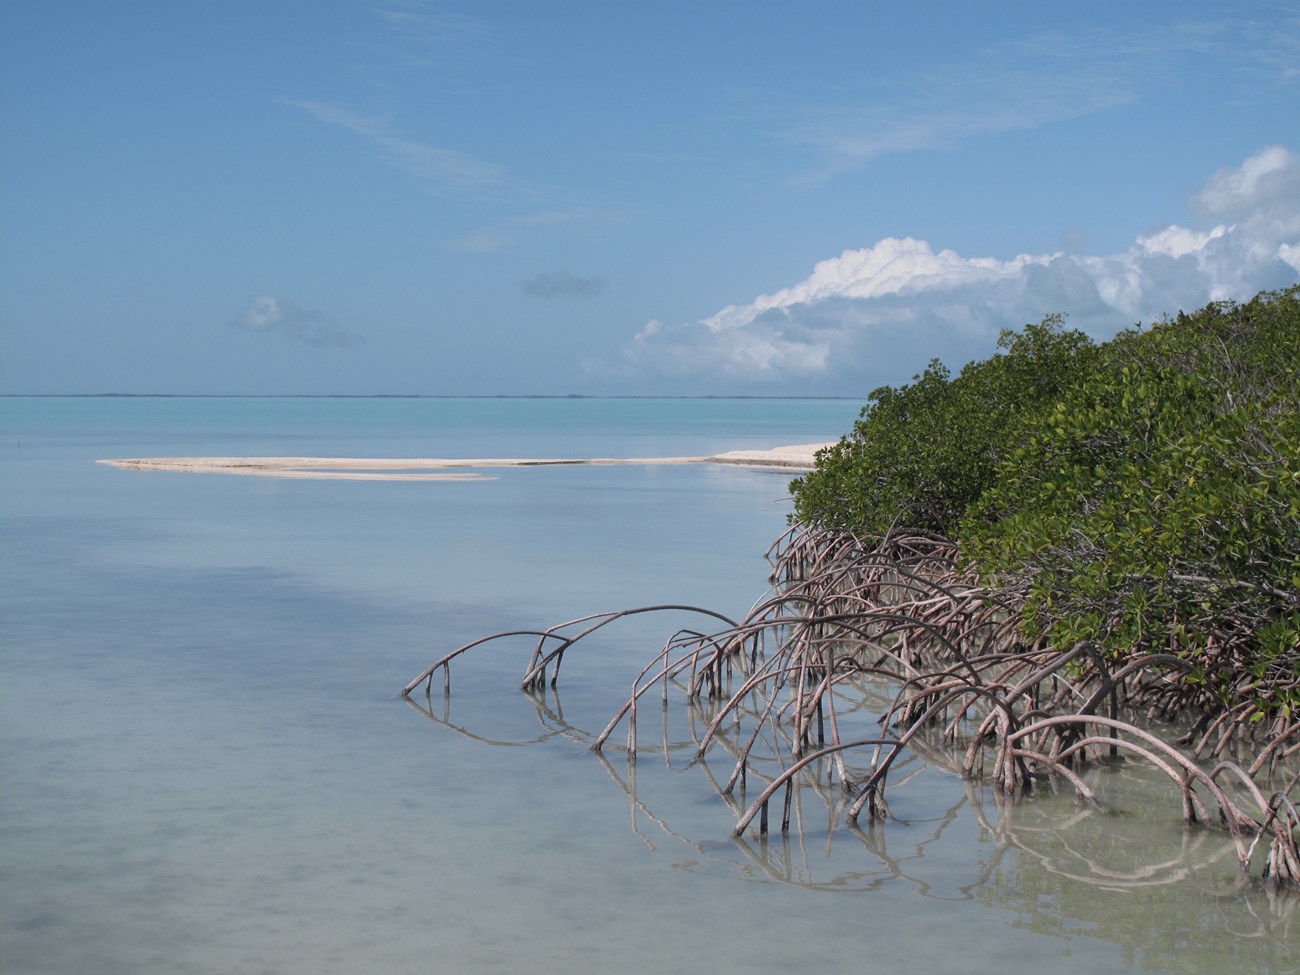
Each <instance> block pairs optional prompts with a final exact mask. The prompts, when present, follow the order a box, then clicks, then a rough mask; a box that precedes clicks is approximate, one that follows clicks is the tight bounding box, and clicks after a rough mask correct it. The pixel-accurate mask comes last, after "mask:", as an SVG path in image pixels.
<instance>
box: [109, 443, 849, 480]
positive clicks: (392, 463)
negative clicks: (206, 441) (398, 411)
mask: <svg viewBox="0 0 1300 975" xmlns="http://www.w3.org/2000/svg"><path fill="white" fill-rule="evenodd" d="M829 446H830V444H828V443H813V444H797V445H794V446H790V447H774V448H772V449H771V450H732V451H729V452H727V453H724V454H717V455H714V456H712V457H596V458H587V459H582V458H561V457H552V458H504V457H483V458H393V457H137V458H132V459H127V460H101V461H98V463H100V464H108V465H110V466H112V467H120V468H123V469H124V470H133V471H174V472H181V473H186V474H243V475H248V476H254V477H299V478H335V479H344V480H359V481H448V480H455V481H473V480H489V479H490V478H491V475H488V474H484V473H482V472H481V469H482V468H495V467H547V466H557V465H560V464H578V465H581V464H589V465H595V464H736V465H740V466H743V467H765V468H789V469H791V470H810V469H812V467H813V464H814V457H815V455H816V453H817V451H819V450H821V449H822V448H823V447H829Z"/></svg>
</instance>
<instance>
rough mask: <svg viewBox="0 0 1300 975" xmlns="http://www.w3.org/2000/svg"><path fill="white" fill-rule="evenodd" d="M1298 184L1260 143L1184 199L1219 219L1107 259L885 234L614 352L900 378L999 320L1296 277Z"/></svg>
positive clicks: (988, 331) (1116, 323) (809, 376)
mask: <svg viewBox="0 0 1300 975" xmlns="http://www.w3.org/2000/svg"><path fill="white" fill-rule="evenodd" d="M1298 187H1300V157H1298V156H1296V155H1295V154H1293V153H1291V152H1290V151H1288V150H1286V149H1284V148H1282V147H1280V146H1273V147H1269V148H1267V149H1263V150H1261V151H1260V152H1259V153H1257V154H1255V155H1253V156H1251V157H1250V158H1248V159H1246V160H1245V161H1244V162H1243V163H1242V164H1241V165H1240V166H1238V167H1233V168H1231V169H1226V170H1222V171H1220V172H1219V173H1216V174H1215V175H1214V176H1213V177H1212V178H1211V179H1210V180H1209V182H1207V184H1206V185H1205V187H1204V188H1203V189H1202V190H1201V191H1199V192H1198V193H1197V194H1195V195H1194V196H1193V198H1192V200H1191V201H1190V202H1191V206H1192V207H1193V209H1194V210H1196V211H1197V212H1200V213H1205V214H1212V215H1214V216H1216V217H1224V218H1227V217H1231V218H1232V222H1231V223H1228V222H1224V223H1219V224H1217V225H1215V226H1213V227H1211V228H1210V229H1207V230H1196V229H1191V228H1187V227H1181V226H1177V225H1174V226H1169V227H1166V228H1164V229H1162V230H1159V231H1156V232H1154V233H1149V234H1146V235H1143V236H1140V237H1138V238H1137V239H1136V240H1135V241H1134V243H1133V245H1132V246H1131V247H1129V248H1128V249H1127V250H1124V251H1122V252H1120V253H1118V254H1111V255H1105V256H1088V255H1082V254H1067V253H1064V252H1058V253H1055V254H1040V255H1033V254H1022V255H1019V256H1017V257H1013V258H1011V259H1010V260H1000V259H997V258H988V257H983V258H980V257H977V258H970V257H963V256H962V255H960V254H958V253H956V252H955V251H951V250H939V251H935V250H934V249H933V248H932V247H931V246H930V244H929V243H927V242H926V241H923V240H915V239H912V238H903V239H898V238H887V239H885V240H882V241H879V242H878V243H876V244H874V245H873V246H871V247H866V248H862V249H858V250H847V251H845V252H844V253H843V254H841V255H840V256H839V257H835V258H831V259H829V260H825V261H821V262H820V263H818V264H817V265H816V267H814V268H813V271H812V273H811V274H810V275H809V276H808V277H807V278H805V279H804V280H803V281H800V282H798V283H796V284H793V285H791V286H789V287H786V288H782V289H780V290H778V291H775V292H773V293H771V294H766V295H760V296H758V297H757V298H755V299H753V300H752V301H750V302H748V303H745V304H736V305H728V306H727V307H725V308H723V309H721V310H720V311H718V312H716V313H715V314H713V315H710V316H708V317H707V318H703V319H701V320H699V321H697V322H693V323H688V324H683V325H676V326H671V325H665V324H663V323H662V322H658V321H652V322H650V323H649V324H648V325H646V327H645V328H644V329H642V330H641V332H639V333H638V334H637V335H635V336H634V337H633V338H632V339H631V340H630V341H629V342H628V343H627V345H626V346H625V348H624V355H625V358H626V360H627V362H628V363H629V364H630V365H631V366H632V367H633V368H634V369H637V370H645V371H650V372H653V373H658V374H660V375H663V376H675V377H679V378H690V379H693V380H696V381H699V380H701V379H704V380H706V381H707V380H715V381H718V382H722V383H725V384H727V385H730V386H737V385H742V384H744V383H766V384H778V385H784V386H786V387H791V388H809V389H811V388H823V389H824V388H826V382H827V381H828V380H838V381H839V382H840V383H841V384H843V383H845V382H854V383H857V384H861V383H866V385H868V386H871V385H876V384H878V383H880V382H898V381H900V380H902V379H905V378H906V377H907V376H908V375H910V374H911V373H912V372H915V371H918V370H919V368H920V367H921V366H922V365H924V360H926V359H928V358H930V357H931V356H938V357H940V358H942V359H943V360H944V361H945V362H947V363H948V364H949V365H950V366H960V365H962V364H963V363H965V362H966V361H968V360H969V359H972V358H978V357H983V356H986V355H988V354H990V353H991V352H992V350H993V340H994V338H995V337H996V336H997V334H998V332H999V331H1000V330H1001V329H1002V328H1007V327H1016V326H1019V325H1021V324H1023V323H1025V322H1028V321H1038V320H1039V319H1041V318H1042V317H1043V316H1044V315H1047V314H1049V313H1052V312H1057V311H1059V312H1064V313H1066V314H1067V315H1068V317H1069V323H1070V324H1071V325H1073V326H1075V327H1078V328H1083V329H1084V330H1086V331H1089V332H1091V333H1093V334H1094V335H1096V336H1097V337H1099V338H1105V337H1109V336H1110V335H1111V334H1113V333H1114V332H1115V331H1117V330H1118V329H1119V328H1122V327H1124V326H1127V325H1131V324H1133V323H1134V322H1137V321H1151V320H1152V319H1154V318H1156V317H1158V316H1160V315H1161V314H1164V313H1167V312H1175V311H1178V310H1179V309H1183V310H1191V309H1193V308H1196V307H1199V306H1201V305H1203V304H1205V303H1206V302H1208V301H1217V300H1221V299H1228V298H1231V299H1244V298H1248V297H1250V296H1252V295H1253V294H1255V293H1256V292H1258V291H1260V290H1264V289H1267V288H1276V287H1283V286H1286V285H1288V284H1291V283H1293V282H1294V281H1295V280H1296V274H1297V271H1300V190H1298V189H1297V188H1298ZM814 382H815V383H816V386H815V387H814V386H813V383H814ZM801 383H802V384H803V385H802V386H800V384H801ZM838 391H843V390H838Z"/></svg>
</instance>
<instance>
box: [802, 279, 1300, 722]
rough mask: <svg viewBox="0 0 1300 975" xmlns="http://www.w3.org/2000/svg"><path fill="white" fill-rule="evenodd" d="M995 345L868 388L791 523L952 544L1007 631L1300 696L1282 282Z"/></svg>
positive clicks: (1294, 386)
mask: <svg viewBox="0 0 1300 975" xmlns="http://www.w3.org/2000/svg"><path fill="white" fill-rule="evenodd" d="M999 345H1000V349H1001V351H1000V352H999V354H997V355H995V356H993V357H992V358H990V359H987V360H983V361H980V362H975V363H971V364H970V365H967V366H966V367H965V368H964V369H962V370H961V372H960V373H959V374H958V375H957V376H956V377H955V378H954V377H951V376H950V375H949V373H948V371H947V369H945V368H944V367H943V365H942V364H940V363H939V362H937V361H934V362H931V363H930V365H929V366H928V367H927V369H926V370H925V372H924V373H923V374H922V375H920V376H917V377H915V378H914V381H913V382H912V383H911V384H910V385H905V386H901V387H897V388H895V387H888V386H886V387H881V388H880V389H877V390H874V391H873V392H872V393H871V397H870V401H869V402H868V404H867V406H866V407H865V408H864V410H863V412H862V417H861V419H860V420H859V421H858V422H857V423H856V424H855V427H854V430H853V432H852V433H851V434H850V435H848V436H847V437H845V438H843V439H842V440H841V441H840V443H839V444H837V445H836V446H834V447H832V448H830V449H829V450H827V451H825V452H824V453H823V454H822V455H820V457H819V458H818V465H817V468H816V470H814V471H813V472H811V473H810V474H808V475H807V476H806V477H803V478H801V479H799V480H796V481H795V482H794V483H793V484H792V486H791V488H792V492H793V494H794V500H795V514H794V518H795V519H796V520H798V521H803V522H806V523H809V524H813V525H817V526H821V527H824V528H828V529H833V530H851V531H855V532H861V533H867V534H884V533H886V532H888V531H889V530H890V529H891V528H895V529H897V528H901V527H906V528H908V529H913V530H917V529H919V530H923V531H928V532H932V533H936V534H940V535H943V536H945V537H948V538H951V539H954V540H956V541H957V543H958V545H959V549H960V551H961V554H962V559H963V560H964V562H965V563H966V564H968V565H970V566H971V567H973V568H974V569H976V570H977V571H978V573H979V574H980V577H981V578H982V579H984V580H985V581H986V582H987V583H988V584H990V585H992V586H995V587H997V588H998V589H999V590H1000V591H1001V592H1002V593H1003V594H1004V595H1006V596H1008V597H1012V598H1014V600H1015V601H1016V603H1017V605H1018V606H1020V607H1021V614H1022V618H1023V629H1024V631H1025V634H1026V636H1027V637H1030V638H1045V639H1048V640H1050V641H1051V642H1053V643H1054V644H1056V645H1058V646H1063V645H1069V644H1070V643H1072V642H1074V641H1077V640H1088V641H1091V642H1093V643H1094V644H1096V645H1097V646H1099V647H1101V648H1103V649H1104V650H1106V651H1108V652H1109V653H1111V654H1112V655H1122V654H1125V653H1131V652H1135V651H1151V650H1156V649H1160V650H1164V651H1167V652H1172V653H1176V654H1180V655H1194V656H1195V657H1196V658H1197V660H1198V662H1199V663H1200V664H1201V667H1200V669H1199V670H1198V671H1197V673H1196V674H1195V675H1194V676H1193V678H1192V679H1194V680H1204V681H1206V682H1207V683H1208V684H1209V685H1211V686H1212V687H1213V688H1214V689H1215V692H1216V693H1218V694H1219V695H1220V696H1221V697H1223V698H1224V699H1225V700H1226V699H1227V698H1228V696H1230V695H1232V696H1235V695H1237V694H1240V693H1242V692H1245V693H1247V694H1249V695H1254V696H1255V697H1256V698H1257V699H1258V700H1259V704H1260V714H1261V716H1263V714H1265V713H1267V712H1269V711H1270V710H1271V709H1274V708H1286V709H1291V708H1295V707H1297V705H1300V696H1298V695H1297V692H1296V691H1295V690H1294V688H1295V686H1296V683H1297V681H1298V680H1300V654H1298V653H1297V646H1298V645H1300V286H1297V287H1292V288H1290V289H1287V290H1285V291H1282V292H1265V293H1262V294H1260V295H1258V296H1256V297H1255V298H1254V299H1252V300H1251V301H1249V302H1246V303H1244V304H1236V303H1232V302H1217V303H1214V304H1210V305H1207V306H1206V307H1204V308H1202V309H1200V310H1199V311H1196V312H1194V313H1191V314H1181V313H1180V314H1179V315H1177V317H1174V318H1168V319H1165V320H1162V321H1160V322H1158V323H1156V324H1154V325H1152V326H1151V327H1149V328H1140V327H1135V328H1132V329H1128V330H1125V331H1124V332H1122V333H1120V334H1119V335H1118V336H1117V337H1116V338H1114V339H1113V340H1111V341H1110V342H1106V343H1104V344H1101V345H1096V344H1094V343H1092V342H1091V341H1090V340H1089V339H1088V338H1087V337H1086V336H1084V335H1083V334H1082V333H1080V332H1076V331H1069V330H1066V329H1064V328H1063V326H1062V322H1061V319H1060V318H1059V317H1052V318H1048V319H1045V320H1044V321H1043V322H1042V323H1040V324H1038V325H1028V326H1026V327H1025V328H1024V329H1023V330H1022V331H1020V332H1007V333H1004V334H1003V336H1002V339H1001V341H1000V343H999ZM1283 687H1285V688H1290V690H1286V691H1285V692H1283V691H1282V690H1280V688H1283Z"/></svg>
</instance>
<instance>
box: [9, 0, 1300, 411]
mask: <svg viewBox="0 0 1300 975" xmlns="http://www.w3.org/2000/svg"><path fill="white" fill-rule="evenodd" d="M1297 281H1300V3H1296V2H1289V3H1271V2H1268V0H1257V2H1252V3H1244V2H1201V0H1179V2H1162V0H1146V2H1140V3H1134V2H1131V0H1126V2H1123V3H1114V2H1110V0H1095V2H1092V3H1089V4H1055V3H1042V2H1041V0H1036V2H1033V3H1021V2H1005V3H996V4H970V3H965V2H962V3H943V2H933V3H925V4H901V3H897V2H891V3H884V2H875V0H855V2H839V0H827V2H819V3H815V4H806V5H795V4H791V3H788V2H768V0H745V2H730V0H712V2H704V0H693V2H678V0H660V2H655V3H632V2H628V3H610V2H596V0H590V2H576V0H553V2H543V0H531V2H522V0H512V2H507V0H476V2H448V3H439V2H423V0H360V2H339V0H310V2H305V0H256V2H246V0H225V2H211V0H206V2H197V0H195V2H190V0H173V2H169V3H157V2H143V0H115V2H112V3H104V2H101V0H94V2H73V0H0V392H3V393H9V394H61V393H66V394H75V393H105V392H115V393H140V394H144V393H167V394H240V395H260V394H277V395H292V394H313V395H322V394H350V395H365V394H427V395H498V394H508V395H573V394H579V395H668V396H677V395H702V396H707V395H747V396H765V395H778V396H848V397H856V398H863V399H865V396H866V394H867V393H868V392H869V391H870V390H871V389H873V388H874V387H876V386H878V385H881V384H885V383H888V384H898V383H902V382H906V381H908V380H909V379H910V378H911V376H912V375H913V374H915V373H917V372H919V371H920V370H921V369H922V368H924V366H925V364H926V363H927V362H928V361H929V360H930V359H932V358H940V359H942V360H943V361H944V362H946V363H947V364H948V365H949V366H950V367H953V368H954V369H955V368H959V367H960V366H961V365H962V364H964V363H965V362H967V361H969V360H971V359H977V358H984V357H986V356H988V355H990V354H992V353H993V352H994V350H995V343H996V338H997V335H998V333H999V331H1000V330H1002V329H1004V328H1016V327H1019V326H1021V325H1023V324H1025V323H1027V322H1037V321H1039V320H1041V319H1042V318H1043V317H1045V316H1047V315H1049V314H1053V313H1061V314H1063V315H1065V316H1066V322H1067V324H1068V325H1070V326H1072V327H1076V328H1081V329H1083V330H1085V331H1087V332H1088V333H1089V334H1091V335H1093V336H1095V337H1096V338H1099V339H1104V338H1107V337H1109V336H1111V335H1113V334H1115V332H1116V331H1117V330H1119V329H1121V328H1125V327H1128V326H1131V325H1134V324H1136V323H1138V322H1152V321H1155V320H1157V319H1158V318H1159V317H1160V316H1161V315H1163V314H1173V313H1177V312H1178V311H1179V310H1188V311H1190V310H1193V309H1195V308H1198V307H1200V306H1202V305H1204V304H1205V303H1207V302H1209V301H1218V300H1226V299H1231V300H1243V299H1246V298H1249V297H1251V296H1253V295H1254V294H1255V293H1257V292H1258V291H1260V290H1264V289H1272V288H1280V287H1285V286H1288V285H1290V284H1293V283H1296V282H1297Z"/></svg>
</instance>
